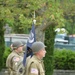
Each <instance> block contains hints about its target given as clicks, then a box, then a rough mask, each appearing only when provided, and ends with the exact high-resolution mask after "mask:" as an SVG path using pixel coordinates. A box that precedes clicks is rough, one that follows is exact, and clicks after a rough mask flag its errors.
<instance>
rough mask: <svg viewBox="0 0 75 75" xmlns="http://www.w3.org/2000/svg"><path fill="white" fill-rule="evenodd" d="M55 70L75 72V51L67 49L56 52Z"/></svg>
mask: <svg viewBox="0 0 75 75" xmlns="http://www.w3.org/2000/svg"><path fill="white" fill-rule="evenodd" d="M54 68H55V69H64V70H75V51H72V50H65V49H63V50H59V49H58V50H55V51H54Z"/></svg>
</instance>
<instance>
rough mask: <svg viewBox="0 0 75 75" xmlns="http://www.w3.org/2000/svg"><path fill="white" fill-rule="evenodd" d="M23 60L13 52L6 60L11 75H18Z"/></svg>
mask: <svg viewBox="0 0 75 75" xmlns="http://www.w3.org/2000/svg"><path fill="white" fill-rule="evenodd" d="M22 60H23V57H22V56H20V55H19V54H18V53H16V52H15V50H13V51H12V53H11V54H10V55H9V56H8V58H7V60H6V67H7V68H8V72H9V75H16V72H17V68H18V66H19V63H21V62H22Z"/></svg>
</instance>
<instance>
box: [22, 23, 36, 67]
mask: <svg viewBox="0 0 75 75" xmlns="http://www.w3.org/2000/svg"><path fill="white" fill-rule="evenodd" d="M35 41H36V35H35V26H34V23H33V24H32V28H31V31H30V35H29V38H28V40H27V45H26V51H25V54H24V58H23V65H24V66H25V63H26V57H27V56H30V55H31V56H32V54H33V53H32V51H30V50H31V46H32V44H33V43H34V42H35ZM28 52H29V53H28Z"/></svg>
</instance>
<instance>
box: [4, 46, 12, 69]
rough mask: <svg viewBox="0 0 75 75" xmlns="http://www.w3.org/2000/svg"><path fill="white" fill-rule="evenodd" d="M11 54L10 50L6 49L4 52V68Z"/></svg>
mask: <svg viewBox="0 0 75 75" xmlns="http://www.w3.org/2000/svg"><path fill="white" fill-rule="evenodd" d="M10 52H11V50H10V48H9V47H6V48H5V51H4V55H3V60H4V63H3V66H4V68H5V67H6V59H7V57H8V55H9V54H10Z"/></svg>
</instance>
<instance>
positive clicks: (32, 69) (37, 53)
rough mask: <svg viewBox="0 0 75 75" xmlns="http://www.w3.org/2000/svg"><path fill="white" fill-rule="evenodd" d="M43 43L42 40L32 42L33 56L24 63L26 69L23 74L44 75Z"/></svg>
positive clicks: (44, 52)
mask: <svg viewBox="0 0 75 75" xmlns="http://www.w3.org/2000/svg"><path fill="white" fill-rule="evenodd" d="M45 47H46V46H45V45H44V44H43V43H42V42H34V43H33V44H32V47H31V49H32V51H33V56H32V57H31V59H30V60H28V62H27V64H26V70H25V74H24V75H45V69H44V64H43V61H42V59H43V57H45V54H46V50H45Z"/></svg>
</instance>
